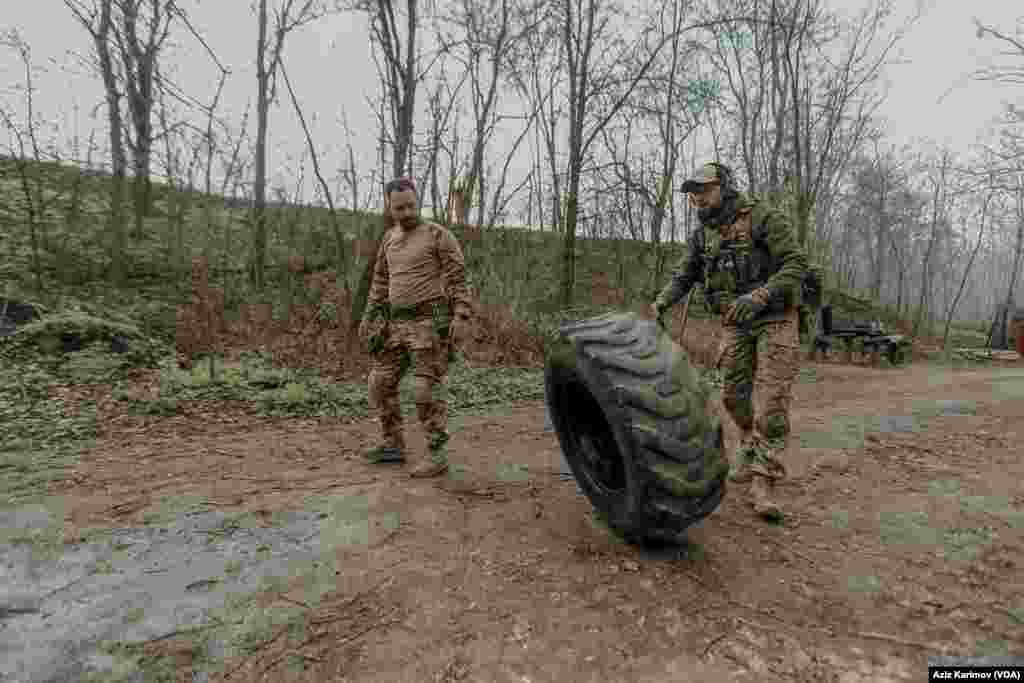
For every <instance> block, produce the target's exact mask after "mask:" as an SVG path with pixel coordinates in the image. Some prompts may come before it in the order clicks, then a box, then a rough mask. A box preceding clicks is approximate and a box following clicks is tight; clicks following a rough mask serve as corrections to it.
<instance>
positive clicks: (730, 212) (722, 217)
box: [697, 194, 739, 227]
mask: <svg viewBox="0 0 1024 683" xmlns="http://www.w3.org/2000/svg"><path fill="white" fill-rule="evenodd" d="M738 199H739V197H738V196H737V195H735V194H729V195H728V196H723V197H722V203H721V204H719V205H718V206H716V207H708V208H705V209H697V218H699V219H700V222H701V225H705V226H707V227H720V226H723V225H731V224H732V223H733V222H734V221H735V220H736V203H737V200H738Z"/></svg>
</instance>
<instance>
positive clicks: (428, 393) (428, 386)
mask: <svg viewBox="0 0 1024 683" xmlns="http://www.w3.org/2000/svg"><path fill="white" fill-rule="evenodd" d="M412 386H413V400H414V401H416V403H431V402H432V401H433V400H434V381H433V380H432V379H430V378H429V377H423V376H421V375H417V376H416V377H414V378H413V384H412Z"/></svg>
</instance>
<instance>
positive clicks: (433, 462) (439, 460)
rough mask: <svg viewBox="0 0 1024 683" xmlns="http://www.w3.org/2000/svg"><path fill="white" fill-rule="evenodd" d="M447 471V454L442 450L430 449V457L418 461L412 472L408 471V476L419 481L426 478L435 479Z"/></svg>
mask: <svg viewBox="0 0 1024 683" xmlns="http://www.w3.org/2000/svg"><path fill="white" fill-rule="evenodd" d="M447 471H448V453H447V452H446V451H445V449H444V448H438V449H431V450H430V457H428V458H426V459H424V460H422V461H420V463H419V464H417V465H416V466H415V467H413V468H412V470H410V471H409V476H410V477H413V478H416V479H421V478H426V477H436V476H439V475H442V474H444V473H445V472H447Z"/></svg>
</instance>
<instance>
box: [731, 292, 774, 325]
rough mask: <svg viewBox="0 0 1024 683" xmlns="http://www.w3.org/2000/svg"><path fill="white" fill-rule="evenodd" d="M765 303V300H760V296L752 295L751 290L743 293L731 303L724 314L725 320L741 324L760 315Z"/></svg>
mask: <svg viewBox="0 0 1024 683" xmlns="http://www.w3.org/2000/svg"><path fill="white" fill-rule="evenodd" d="M767 305H768V303H767V302H762V301H761V299H760V298H758V297H756V296H754V293H753V292H750V293H749V294H744V295H743V296H741V297H739V298H737V299H736V301H735V302H734V303H733V305H732V308H730V309H729V312H728V314H726V321H728V322H735V323H736V324H738V325H743V324H744V323H748V322H750V321H751V320H753V319H754V318H756V317H757V316H758V315H760V313H761V311H763V310H764V309H765V307H766V306H767Z"/></svg>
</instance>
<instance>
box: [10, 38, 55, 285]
mask: <svg viewBox="0 0 1024 683" xmlns="http://www.w3.org/2000/svg"><path fill="white" fill-rule="evenodd" d="M0 47H6V48H9V49H11V50H13V51H15V52H17V53H18V58H19V59H20V61H21V64H22V67H23V69H24V72H25V82H24V91H25V112H26V113H25V127H24V129H22V128H21V127H19V126H18V124H17V123H16V122H15V121H14V118H13V117H12V116H11V115H10V114H9V113H8V112H7V111H5V110H4V109H0V118H2V119H3V123H4V126H5V127H6V128H7V130H8V131H10V133H11V135H12V136H13V137H14V139H15V142H16V143H17V149H15V150H12V151H13V152H14V154H13V155H12V156H13V157H14V162H15V167H16V168H17V173H18V181H19V182H18V185H19V188H20V190H21V194H22V199H23V200H24V202H25V217H26V219H27V220H26V222H27V224H28V237H29V249H30V253H31V255H32V256H31V259H32V272H33V274H34V275H35V285H36V292H37V293H38V294H42V292H43V264H42V256H41V251H42V249H41V244H40V242H41V241H42V240H41V239H40V237H41V235H40V233H41V232H42V230H43V229H44V228H42V227H41V226H42V225H44V223H45V220H46V204H47V202H46V192H45V191H44V189H43V187H42V182H43V180H42V177H41V176H42V174H43V169H42V155H41V153H40V150H39V139H38V136H37V135H36V129H37V127H38V122H37V121H36V112H35V85H34V83H33V80H34V79H33V77H32V57H31V49H30V48H29V45H28V43H26V42H25V41H24V40H23V39H22V37H21V35H20V34H19V33H18V32H17V31H16V30H14V29H10V30H8V31H6V32H5V33H3V34H0ZM26 138H27V141H26ZM26 142H27V144H26Z"/></svg>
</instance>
